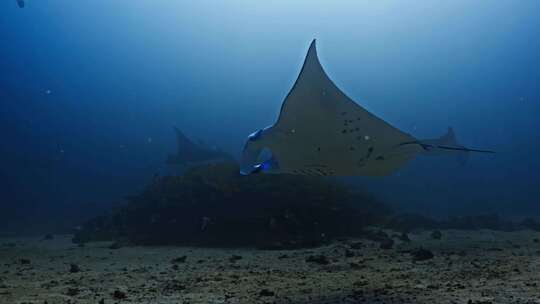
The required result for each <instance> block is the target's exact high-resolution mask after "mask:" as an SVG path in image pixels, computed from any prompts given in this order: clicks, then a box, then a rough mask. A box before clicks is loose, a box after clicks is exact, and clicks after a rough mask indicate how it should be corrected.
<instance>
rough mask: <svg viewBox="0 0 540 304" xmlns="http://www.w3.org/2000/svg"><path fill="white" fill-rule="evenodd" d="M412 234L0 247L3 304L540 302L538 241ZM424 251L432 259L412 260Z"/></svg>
mask: <svg viewBox="0 0 540 304" xmlns="http://www.w3.org/2000/svg"><path fill="white" fill-rule="evenodd" d="M442 235H443V236H442V238H441V239H440V240H436V239H433V238H432V237H431V236H430V233H429V232H422V233H417V234H410V235H409V237H410V239H411V241H410V242H400V241H396V243H395V245H394V246H393V248H392V249H381V248H380V246H379V244H378V243H375V242H371V241H366V240H355V239H347V240H340V241H336V242H334V243H332V244H330V245H328V246H324V247H320V248H314V249H303V250H287V251H262V250H254V249H208V248H192V247H123V248H119V249H110V248H109V246H110V243H88V244H86V245H85V246H84V247H79V246H78V245H77V244H73V243H71V236H55V237H54V239H52V240H44V239H42V238H6V237H3V238H0V303H6V304H8V303H9V304H22V303H32V304H44V303H47V304H56V303H71V304H75V303H81V304H82V303H92V304H112V303H179V304H181V303H186V304H187V303H190V304H194V303H205V304H207V303H210V304H213V303H302V304H304V303H305V304H308V303H463V304H467V303H483V304H487V303H505V304H509V303H529V304H532V303H537V304H540V241H539V239H540V233H539V232H532V231H520V232H495V231H489V230H481V231H473V232H471V231H453V230H452V231H442ZM420 247H423V248H424V249H427V250H429V251H431V252H432V253H433V255H434V257H433V258H431V259H427V260H424V261H415V260H414V259H413V256H412V255H411V250H414V249H417V248H420Z"/></svg>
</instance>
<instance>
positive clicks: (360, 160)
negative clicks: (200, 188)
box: [240, 40, 493, 176]
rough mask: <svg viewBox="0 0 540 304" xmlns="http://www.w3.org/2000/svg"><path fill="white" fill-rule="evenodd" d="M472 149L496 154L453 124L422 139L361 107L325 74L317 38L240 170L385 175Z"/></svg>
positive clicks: (252, 137)
mask: <svg viewBox="0 0 540 304" xmlns="http://www.w3.org/2000/svg"><path fill="white" fill-rule="evenodd" d="M468 152H485V153H493V152H492V151H486V150H476V149H468V148H465V147H463V146H460V145H458V144H457V142H456V140H455V137H454V132H453V130H452V129H451V128H449V129H448V133H447V134H445V135H444V136H442V137H441V138H438V139H431V140H418V139H416V138H415V137H413V136H412V135H410V134H407V133H405V132H403V131H401V130H399V129H397V128H394V127H393V126H391V125H390V124H388V123H387V122H385V121H384V120H382V119H380V118H378V117H377V116H375V115H373V114H371V113H369V112H368V111H367V110H366V109H364V108H362V107H361V106H360V105H358V104H357V103H356V102H354V101H353V100H352V99H351V98H349V97H347V95H345V94H344V93H343V92H342V91H341V90H340V89H339V88H338V87H337V86H336V85H335V84H334V83H333V82H332V80H330V78H329V77H328V75H326V73H325V72H324V70H323V68H322V66H321V64H320V62H319V59H318V58H317V50H316V47H315V40H313V42H312V43H311V45H310V47H309V50H308V53H307V56H306V59H305V61H304V65H303V66H302V70H301V71H300V75H299V76H298V79H297V80H296V82H295V84H294V86H293V87H292V89H291V91H290V92H289V94H288V95H287V97H286V98H285V100H284V101H283V105H282V107H281V112H280V114H279V118H278V120H277V122H276V123H275V124H274V125H272V126H270V127H267V128H264V129H262V130H259V131H257V132H254V133H253V134H251V135H250V136H249V138H248V140H247V142H246V144H245V147H244V150H243V153H242V159H241V164H240V169H241V173H242V174H245V175H247V174H251V173H258V172H264V173H278V174H279V173H285V174H299V175H320V176H354V175H364V176H384V175H388V174H390V173H392V172H393V171H395V170H397V169H399V168H400V167H402V166H403V165H404V164H405V163H406V162H407V161H409V160H410V159H412V158H413V157H415V156H416V155H418V154H427V155H439V154H453V155H456V156H465V155H466V154H467V153H468Z"/></svg>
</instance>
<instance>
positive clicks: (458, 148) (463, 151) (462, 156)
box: [434, 127, 495, 165]
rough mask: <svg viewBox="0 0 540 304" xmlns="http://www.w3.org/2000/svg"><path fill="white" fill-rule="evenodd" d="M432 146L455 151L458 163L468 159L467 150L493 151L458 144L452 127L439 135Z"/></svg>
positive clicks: (465, 161)
mask: <svg viewBox="0 0 540 304" xmlns="http://www.w3.org/2000/svg"><path fill="white" fill-rule="evenodd" d="M434 146H435V147H436V148H438V149H441V150H447V151H448V152H456V160H457V161H458V163H459V164H460V165H465V164H466V163H467V160H468V159H469V152H477V153H495V152H494V151H490V150H479V149H469V148H467V147H465V146H463V145H460V144H459V143H458V141H457V139H456V135H455V133H454V129H452V127H448V131H447V132H446V134H444V135H443V136H441V137H440V138H439V139H437V140H436V141H435V142H434Z"/></svg>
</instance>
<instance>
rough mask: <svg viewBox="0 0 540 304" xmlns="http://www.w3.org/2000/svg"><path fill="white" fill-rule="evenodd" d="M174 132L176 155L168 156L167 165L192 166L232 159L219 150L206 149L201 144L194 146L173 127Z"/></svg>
mask: <svg viewBox="0 0 540 304" xmlns="http://www.w3.org/2000/svg"><path fill="white" fill-rule="evenodd" d="M174 131H175V133H176V144H177V150H176V154H169V156H168V157H167V161H166V163H167V164H172V165H192V164H198V163H206V162H213V161H223V160H227V159H232V158H231V157H230V156H229V155H228V154H227V153H226V152H223V151H221V150H219V149H213V148H210V147H206V146H204V145H202V144H195V143H194V142H192V141H191V140H189V139H188V138H187V137H186V136H185V135H184V133H182V131H180V129H178V128H177V127H174Z"/></svg>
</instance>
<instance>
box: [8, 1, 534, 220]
mask: <svg viewBox="0 0 540 304" xmlns="http://www.w3.org/2000/svg"><path fill="white" fill-rule="evenodd" d="M292 2H293V4H291V3H289V1H272V3H267V2H262V1H227V2H225V1H224V2H218V1H165V0H163V1H158V0H144V1H143V0H137V1H126V0H118V1H110V0H93V1H68V0H48V1H37V0H35V1H33V0H27V1H26V4H27V5H26V8H24V9H19V8H18V7H17V5H16V1H15V0H13V1H1V2H0V71H1V74H0V77H1V78H0V80H1V81H0V103H1V108H0V127H1V130H2V143H1V149H0V159H1V163H2V166H0V178H1V189H0V191H1V192H0V200H1V203H0V204H1V206H0V221H1V222H2V225H0V228H3V227H4V228H5V227H8V226H10V225H15V224H17V223H18V224H19V225H20V224H21V223H31V222H33V221H34V220H33V218H35V217H38V216H41V215H50V214H53V215H56V217H50V219H51V220H52V219H53V218H54V219H55V220H56V218H58V217H60V218H61V216H59V215H63V214H64V215H66V216H67V215H68V214H73V212H77V211H80V213H85V212H89V211H87V210H89V209H88V208H90V209H91V208H92V207H89V206H92V205H95V204H98V205H100V204H104V203H110V202H114V201H118V200H120V199H121V198H122V196H124V195H128V194H132V193H134V192H137V191H138V190H139V189H140V188H141V187H142V186H143V185H144V184H145V183H146V182H147V181H148V180H149V179H150V178H151V176H152V174H154V173H155V172H159V171H160V170H161V168H162V166H163V165H162V163H163V160H164V158H165V156H166V154H167V153H168V152H169V151H173V150H174V144H175V143H174V135H173V132H172V128H171V126H173V125H176V126H178V127H180V128H181V129H182V130H184V131H185V133H187V134H188V135H189V136H190V137H192V138H196V139H200V140H202V141H204V142H206V143H209V144H212V145H217V146H219V147H222V148H223V149H225V150H227V151H229V152H230V153H233V154H235V155H238V154H239V151H240V149H241V147H242V145H243V141H244V139H245V136H246V135H247V134H249V133H250V132H252V131H254V130H256V129H258V128H261V127H264V126H266V125H269V124H271V123H273V122H274V121H275V119H276V117H277V113H278V111H279V108H280V105H281V102H282V100H283V98H284V96H285V95H286V94H287V92H288V90H289V89H290V87H291V86H292V83H293V82H294V80H295V79H296V77H297V74H298V72H299V69H300V67H301V64H302V61H303V57H304V56H305V53H306V51H307V47H308V45H309V43H310V41H311V39H313V38H317V39H318V50H319V57H320V59H321V62H322V64H323V66H324V67H325V69H326V71H327V72H328V74H329V75H330V77H331V78H332V79H333V80H334V81H335V83H336V84H337V85H338V86H339V87H340V88H342V90H343V91H344V92H346V93H347V94H348V95H349V96H350V97H352V98H353V99H355V100H356V101H357V102H358V103H360V104H361V105H362V106H364V107H365V108H367V109H368V110H370V111H371V112H373V113H374V114H376V115H378V116H380V117H381V118H383V119H385V120H386V121H388V122H389V123H391V124H393V125H394V126H396V127H399V128H401V129H403V130H405V131H407V132H409V133H411V134H413V135H415V136H417V137H419V138H424V137H437V136H440V135H442V134H443V133H444V132H445V131H446V128H447V127H448V126H453V127H454V129H455V130H456V133H457V136H458V139H459V140H460V141H461V143H463V144H465V145H467V146H470V147H476V148H485V149H493V150H496V151H497V152H498V153H497V154H496V155H494V156H493V155H473V156H472V157H471V160H470V162H469V164H468V165H467V166H465V167H460V166H458V165H457V164H456V163H455V162H454V161H453V160H452V159H450V158H418V159H416V160H415V161H413V162H412V163H411V164H410V165H408V166H407V167H405V168H404V169H403V170H401V171H400V172H398V173H396V174H395V175H393V176H390V177H387V178H377V179H372V178H362V177H357V178H349V179H348V181H350V182H351V183H353V184H354V185H356V186H358V187H362V188H364V189H367V190H369V191H372V192H375V193H376V194H378V195H379V196H381V197H383V198H385V199H386V200H388V201H389V202H391V203H393V204H396V205H399V206H401V208H403V209H406V210H415V211H421V212H424V213H429V214H435V215H439V216H447V215H451V214H468V213H486V212H500V213H502V214H507V215H540V206H539V200H538V197H539V196H540V190H539V188H540V186H539V184H540V183H539V180H540V174H539V173H538V171H539V170H540V160H539V157H538V155H540V135H539V132H538V127H539V126H540V123H539V122H538V116H539V115H540V104H539V101H540V100H539V99H540V89H539V85H538V84H539V83H540V81H539V78H540V77H539V76H540V69H539V68H540V56H539V54H540V39H539V37H540V35H539V31H540V2H539V1H535V0H529V1H482V2H480V1H444V2H443V1H437V2H434V1H414V2H410V1H407V2H406V1H335V2H334V1H332V2H331V3H330V2H328V1H320V2H317V1H292ZM220 3H221V4H220ZM68 211H69V212H68ZM70 216H71V215H70ZM8 219H9V220H8ZM5 229H7V228H5Z"/></svg>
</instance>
